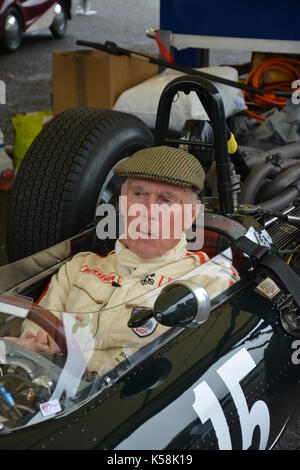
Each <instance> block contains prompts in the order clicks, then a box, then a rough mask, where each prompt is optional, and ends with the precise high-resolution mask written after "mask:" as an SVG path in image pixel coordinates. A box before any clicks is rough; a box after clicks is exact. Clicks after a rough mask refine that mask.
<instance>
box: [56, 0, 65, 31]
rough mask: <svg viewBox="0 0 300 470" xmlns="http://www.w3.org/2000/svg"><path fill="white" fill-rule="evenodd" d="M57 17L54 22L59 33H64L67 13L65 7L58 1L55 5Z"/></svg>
mask: <svg viewBox="0 0 300 470" xmlns="http://www.w3.org/2000/svg"><path fill="white" fill-rule="evenodd" d="M54 12H55V17H54V24H55V27H56V29H57V32H58V33H59V34H63V33H64V31H65V29H66V15H65V10H64V8H63V7H62V6H61V5H60V4H59V3H57V4H56V5H55V9H54Z"/></svg>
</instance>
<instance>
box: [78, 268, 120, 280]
mask: <svg viewBox="0 0 300 470" xmlns="http://www.w3.org/2000/svg"><path fill="white" fill-rule="evenodd" d="M80 272H81V273H87V274H94V275H95V276H97V278H98V279H100V281H102V282H107V283H109V284H112V283H113V282H115V283H117V284H119V282H120V275H119V274H117V273H115V272H112V273H109V274H105V273H103V272H102V271H101V269H99V268H89V267H88V266H87V265H86V264H85V265H84V266H82V268H80Z"/></svg>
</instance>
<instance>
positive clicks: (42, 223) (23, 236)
mask: <svg viewBox="0 0 300 470" xmlns="http://www.w3.org/2000/svg"><path fill="white" fill-rule="evenodd" d="M152 145H153V135H152V133H151V132H150V130H149V129H148V128H147V126H146V125H145V124H144V123H143V122H142V121H141V120H140V119H138V118H137V117H135V116H133V115H130V114H126V113H121V112H117V111H110V110H101V109H92V108H76V109H69V110H67V111H64V112H63V113H62V114H59V115H58V116H56V117H55V118H53V119H52V120H51V121H50V122H49V123H48V124H47V125H46V126H45V128H44V129H43V130H42V131H41V132H40V134H39V135H38V136H37V137H36V139H35V140H34V142H33V143H32V145H31V146H30V148H29V150H28V151H27V154H26V155H25V157H24V160H23V162H22V164H21V166H20V169H19V171H18V174H17V177H16V181H15V184H14V188H13V192H12V197H11V205H10V209H9V216H8V226H7V250H8V259H9V261H11V262H12V261H15V260H18V259H20V258H24V257H26V256H30V255H31V254H33V253H36V252H38V251H41V250H43V249H45V248H48V247H49V246H52V245H54V244H56V243H58V242H60V241H62V240H65V239H68V238H70V237H71V236H73V235H75V234H77V233H78V232H80V231H82V229H84V228H86V227H87V226H89V225H90V224H91V222H93V221H94V220H95V214H96V208H97V207H98V205H99V204H100V202H106V203H108V202H111V201H110V200H109V199H110V197H107V194H106V198H105V197H104V195H103V196H101V194H102V192H103V191H104V190H103V188H104V187H108V184H110V183H108V182H107V181H108V179H109V175H113V172H112V168H113V167H114V166H115V165H116V164H117V163H118V162H119V161H121V160H123V159H124V158H128V157H129V156H130V155H132V154H133V153H134V152H136V151H137V150H140V149H142V148H146V147H149V146H152ZM111 178H112V180H110V182H111V181H114V178H115V179H116V178H117V179H119V181H118V184H119V186H118V188H117V187H116V186H114V185H112V188H113V189H111V188H110V194H111V195H112V197H116V194H117V196H118V194H119V191H120V185H121V178H119V177H116V176H112V177H111ZM106 185H107V186H106ZM106 192H108V191H106ZM113 193H116V194H113ZM103 194H104V192H103Z"/></svg>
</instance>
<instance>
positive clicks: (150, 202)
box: [146, 194, 157, 219]
mask: <svg viewBox="0 0 300 470" xmlns="http://www.w3.org/2000/svg"><path fill="white" fill-rule="evenodd" d="M156 206H157V197H156V195H155V194H149V195H148V198H147V201H146V209H147V215H148V219H151V218H153V217H155V216H154V213H155V207H156Z"/></svg>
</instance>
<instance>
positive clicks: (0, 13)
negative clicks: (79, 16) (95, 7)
mask: <svg viewBox="0 0 300 470" xmlns="http://www.w3.org/2000/svg"><path fill="white" fill-rule="evenodd" d="M71 9H72V2H71V0H66V1H65V0H60V1H58V2H57V1H55V0H31V1H30V0H21V1H19V0H3V1H1V2H0V46H1V48H2V49H4V50H5V51H7V52H15V51H16V50H17V49H18V48H19V47H20V45H21V43H22V36H23V33H24V32H27V33H31V32H35V31H39V30H41V29H44V28H50V31H51V33H52V34H53V36H54V37H56V38H62V37H63V36H64V35H65V33H66V30H67V22H68V19H71Z"/></svg>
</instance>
